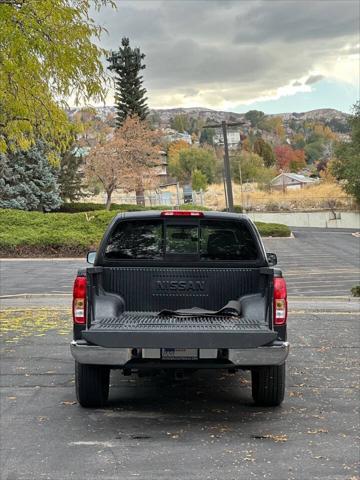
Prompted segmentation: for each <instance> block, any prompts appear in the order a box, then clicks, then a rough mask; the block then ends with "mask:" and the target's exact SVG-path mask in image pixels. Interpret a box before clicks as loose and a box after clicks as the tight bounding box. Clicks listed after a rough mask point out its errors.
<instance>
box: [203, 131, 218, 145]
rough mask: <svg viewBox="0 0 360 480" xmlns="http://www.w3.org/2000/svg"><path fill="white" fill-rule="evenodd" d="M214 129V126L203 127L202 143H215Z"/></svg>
mask: <svg viewBox="0 0 360 480" xmlns="http://www.w3.org/2000/svg"><path fill="white" fill-rule="evenodd" d="M214 135H215V132H214V129H212V128H203V129H202V130H201V134H200V144H201V145H203V144H205V143H206V144H208V145H214Z"/></svg>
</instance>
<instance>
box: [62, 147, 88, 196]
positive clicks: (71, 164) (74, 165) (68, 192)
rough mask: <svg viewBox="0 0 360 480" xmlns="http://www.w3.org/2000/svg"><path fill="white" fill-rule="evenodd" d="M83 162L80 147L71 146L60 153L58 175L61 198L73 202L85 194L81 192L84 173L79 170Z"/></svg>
mask: <svg viewBox="0 0 360 480" xmlns="http://www.w3.org/2000/svg"><path fill="white" fill-rule="evenodd" d="M83 163H84V160H83V156H82V154H81V148H76V147H75V148H72V149H71V150H68V151H67V152H65V153H64V155H62V157H61V162H60V170H59V176H58V183H59V189H60V196H61V198H62V200H64V201H66V200H70V202H74V201H76V200H80V198H82V197H84V196H85V194H84V193H83V192H82V187H83V176H84V175H83V173H81V172H80V167H81V166H82V165H83Z"/></svg>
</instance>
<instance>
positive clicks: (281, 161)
mask: <svg viewBox="0 0 360 480" xmlns="http://www.w3.org/2000/svg"><path fill="white" fill-rule="evenodd" d="M274 153H275V157H276V166H277V168H278V170H282V171H284V172H297V171H299V170H301V169H302V168H304V167H306V161H305V152H304V150H303V149H298V150H294V149H293V148H292V147H291V146H290V145H278V146H277V147H275V148H274Z"/></svg>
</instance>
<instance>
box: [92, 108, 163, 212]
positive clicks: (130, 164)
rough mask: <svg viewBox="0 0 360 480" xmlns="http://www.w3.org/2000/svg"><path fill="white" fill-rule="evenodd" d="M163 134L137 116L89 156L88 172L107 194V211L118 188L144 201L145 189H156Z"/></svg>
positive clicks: (127, 120) (128, 119) (129, 119)
mask: <svg viewBox="0 0 360 480" xmlns="http://www.w3.org/2000/svg"><path fill="white" fill-rule="evenodd" d="M159 140H160V133H159V132H157V131H154V130H151V129H150V128H149V125H148V123H147V122H146V121H142V120H140V119H139V118H138V117H127V119H126V120H125V121H124V123H123V124H122V126H121V127H120V128H118V129H116V130H115V131H114V132H113V134H112V135H111V136H109V137H108V138H107V139H106V140H105V141H104V142H101V143H99V144H98V145H97V146H95V147H94V148H93V149H92V150H91V151H90V154H89V156H88V157H87V161H86V167H85V173H86V176H87V178H88V179H89V180H93V179H96V180H98V181H99V182H100V183H101V184H102V186H103V188H104V190H105V192H106V194H107V202H106V208H107V209H109V208H110V205H111V195H112V193H113V192H114V190H116V189H117V188H120V187H121V188H123V189H124V190H127V191H133V190H135V191H136V193H137V198H141V203H143V201H144V189H145V188H150V187H154V186H155V184H156V181H157V178H158V177H157V174H158V170H157V168H156V167H157V166H158V165H160V150H161V148H160V144H159Z"/></svg>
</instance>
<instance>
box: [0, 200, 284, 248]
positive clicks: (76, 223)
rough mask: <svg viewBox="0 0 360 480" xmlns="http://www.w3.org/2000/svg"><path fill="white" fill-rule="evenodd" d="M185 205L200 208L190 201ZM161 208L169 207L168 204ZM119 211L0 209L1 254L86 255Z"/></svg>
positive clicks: (277, 229)
mask: <svg viewBox="0 0 360 480" xmlns="http://www.w3.org/2000/svg"><path fill="white" fill-rule="evenodd" d="M122 207H123V206H122ZM133 207H136V206H135V205H134V206H133ZM181 208H186V209H199V207H197V206H194V205H189V204H187V205H185V206H182V207H181ZM158 209H161V210H166V207H163V206H162V207H158ZM115 214H116V212H114V211H111V212H108V211H106V210H98V211H96V210H93V211H90V212H80V213H72V214H69V213H45V214H44V213H42V212H26V211H22V210H6V209H4V210H3V209H0V255H2V256H22V255H24V256H31V255H35V256H36V255H55V256H56V255H57V256H77V255H78V256H82V255H84V254H85V253H86V252H87V251H88V250H90V249H94V248H97V246H98V244H99V242H100V240H101V238H102V236H103V234H104V231H105V229H106V228H107V226H108V224H109V223H110V221H111V220H112V218H113V217H114V215H115ZM256 225H257V227H258V229H259V232H260V234H261V235H262V236H276V237H281V236H289V234H290V229H289V228H288V227H286V226H285V225H280V224H267V223H261V222H259V223H257V224H256Z"/></svg>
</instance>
